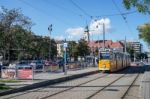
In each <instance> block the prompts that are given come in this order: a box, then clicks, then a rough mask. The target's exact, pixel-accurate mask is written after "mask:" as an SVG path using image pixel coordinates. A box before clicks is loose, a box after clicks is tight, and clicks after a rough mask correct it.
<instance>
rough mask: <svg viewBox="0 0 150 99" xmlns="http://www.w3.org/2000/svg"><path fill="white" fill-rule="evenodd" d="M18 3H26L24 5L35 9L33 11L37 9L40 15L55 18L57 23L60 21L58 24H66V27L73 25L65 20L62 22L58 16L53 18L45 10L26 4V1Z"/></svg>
mask: <svg viewBox="0 0 150 99" xmlns="http://www.w3.org/2000/svg"><path fill="white" fill-rule="evenodd" d="M18 1H20V2H22V3H24V4H26V5H27V6H29V7H31V8H33V9H35V10H36V11H38V12H40V13H42V14H45V15H46V16H48V17H52V18H54V19H55V20H56V21H58V22H60V23H62V24H64V25H66V26H70V25H71V24H70V23H68V22H66V21H64V20H61V19H60V18H58V17H56V16H52V14H51V15H50V14H48V13H47V12H45V10H42V9H40V8H38V7H35V6H33V5H32V4H30V3H28V2H26V1H24V0H18Z"/></svg>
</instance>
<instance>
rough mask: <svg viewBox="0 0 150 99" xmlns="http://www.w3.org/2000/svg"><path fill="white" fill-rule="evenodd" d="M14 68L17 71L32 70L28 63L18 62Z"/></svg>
mask: <svg viewBox="0 0 150 99" xmlns="http://www.w3.org/2000/svg"><path fill="white" fill-rule="evenodd" d="M16 68H17V69H32V66H31V65H30V63H29V62H28V61H24V60H22V61H19V62H17V64H16Z"/></svg>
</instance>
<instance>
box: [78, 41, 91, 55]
mask: <svg viewBox="0 0 150 99" xmlns="http://www.w3.org/2000/svg"><path fill="white" fill-rule="evenodd" d="M77 50H78V55H79V56H81V57H84V56H86V55H89V54H90V48H89V46H88V43H87V41H85V40H84V39H80V40H79V43H78V46H77Z"/></svg>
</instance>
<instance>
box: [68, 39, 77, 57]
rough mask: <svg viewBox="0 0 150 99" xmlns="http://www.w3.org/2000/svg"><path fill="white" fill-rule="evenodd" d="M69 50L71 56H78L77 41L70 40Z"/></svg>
mask: <svg viewBox="0 0 150 99" xmlns="http://www.w3.org/2000/svg"><path fill="white" fill-rule="evenodd" d="M68 52H69V54H70V57H74V58H77V52H78V50H77V43H76V42H75V41H70V42H69V43H68Z"/></svg>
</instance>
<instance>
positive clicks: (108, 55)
mask: <svg viewBox="0 0 150 99" xmlns="http://www.w3.org/2000/svg"><path fill="white" fill-rule="evenodd" d="M100 59H110V54H109V53H100Z"/></svg>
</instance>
